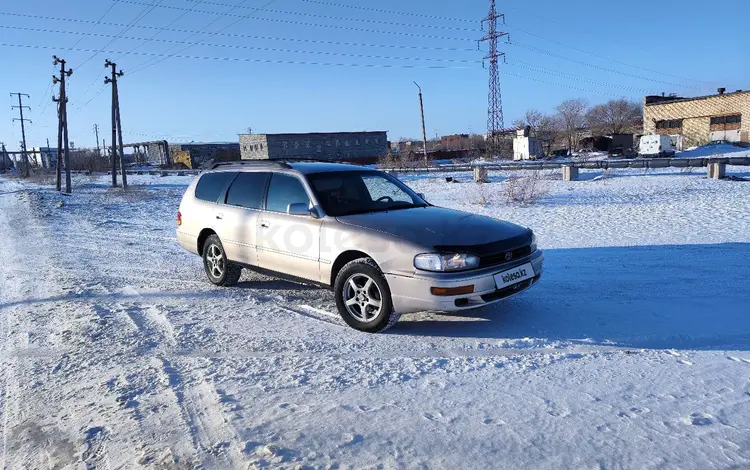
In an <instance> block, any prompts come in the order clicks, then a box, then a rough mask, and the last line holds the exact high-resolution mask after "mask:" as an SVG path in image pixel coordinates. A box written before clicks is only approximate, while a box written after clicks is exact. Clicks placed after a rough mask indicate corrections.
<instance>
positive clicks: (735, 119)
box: [711, 114, 742, 126]
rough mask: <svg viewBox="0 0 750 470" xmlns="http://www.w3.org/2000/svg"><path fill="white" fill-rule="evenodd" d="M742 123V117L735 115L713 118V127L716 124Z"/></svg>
mask: <svg viewBox="0 0 750 470" xmlns="http://www.w3.org/2000/svg"><path fill="white" fill-rule="evenodd" d="M740 123H742V116H741V115H740V114H735V115H733V116H716V117H712V118H711V125H712V126H713V125H716V124H740Z"/></svg>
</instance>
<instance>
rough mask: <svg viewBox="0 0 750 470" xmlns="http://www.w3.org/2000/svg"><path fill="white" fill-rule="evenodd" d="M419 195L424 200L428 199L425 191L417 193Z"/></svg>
mask: <svg viewBox="0 0 750 470" xmlns="http://www.w3.org/2000/svg"><path fill="white" fill-rule="evenodd" d="M417 196H419V197H420V199H422V200H423V201H426V200H427V198H426V197H425V196H424V193H417Z"/></svg>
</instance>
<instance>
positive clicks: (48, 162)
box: [42, 137, 52, 167]
mask: <svg viewBox="0 0 750 470" xmlns="http://www.w3.org/2000/svg"><path fill="white" fill-rule="evenodd" d="M46 155H47V162H46V163H47V167H49V164H50V163H52V156H51V155H50V148H49V137H47V152H46ZM42 166H44V164H42Z"/></svg>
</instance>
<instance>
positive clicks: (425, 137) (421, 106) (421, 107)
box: [414, 82, 427, 165]
mask: <svg viewBox="0 0 750 470" xmlns="http://www.w3.org/2000/svg"><path fill="white" fill-rule="evenodd" d="M414 84H415V85H417V88H419V112H420V113H421V114H422V145H424V164H425V165H427V131H426V130H425V127H424V105H423V104H422V87H421V86H419V83H417V82H414Z"/></svg>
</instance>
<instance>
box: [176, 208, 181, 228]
mask: <svg viewBox="0 0 750 470" xmlns="http://www.w3.org/2000/svg"><path fill="white" fill-rule="evenodd" d="M180 225H182V213H181V212H180V211H177V226H178V227H179V226H180Z"/></svg>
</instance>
